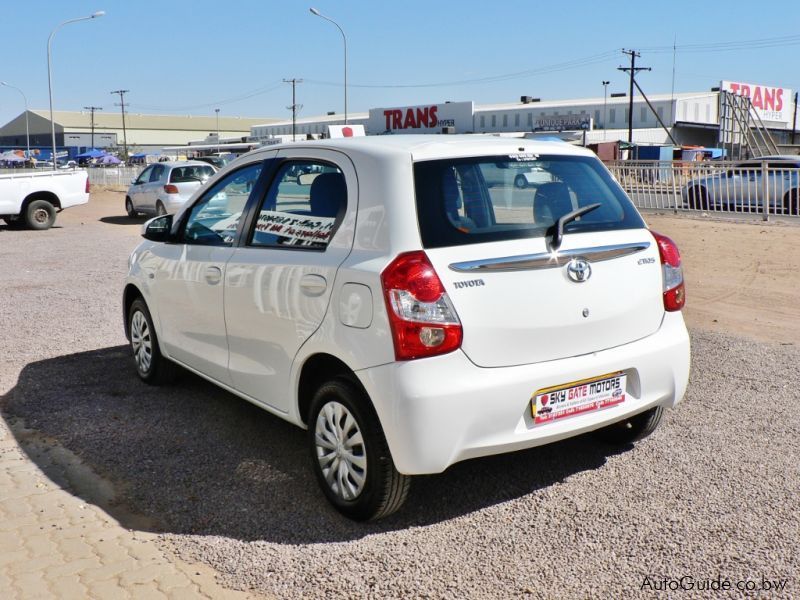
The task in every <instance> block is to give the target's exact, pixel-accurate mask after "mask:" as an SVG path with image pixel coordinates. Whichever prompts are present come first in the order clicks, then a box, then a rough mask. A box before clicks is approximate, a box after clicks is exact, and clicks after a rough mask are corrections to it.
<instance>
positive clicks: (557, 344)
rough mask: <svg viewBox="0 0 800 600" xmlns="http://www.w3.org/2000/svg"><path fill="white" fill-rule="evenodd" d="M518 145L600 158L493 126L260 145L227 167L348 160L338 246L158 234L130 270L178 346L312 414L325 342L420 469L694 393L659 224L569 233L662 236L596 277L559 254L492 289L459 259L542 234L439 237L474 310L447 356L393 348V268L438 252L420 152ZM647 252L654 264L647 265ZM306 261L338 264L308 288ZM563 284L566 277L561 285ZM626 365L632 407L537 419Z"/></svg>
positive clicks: (535, 242) (254, 398) (439, 267)
mask: <svg viewBox="0 0 800 600" xmlns="http://www.w3.org/2000/svg"><path fill="white" fill-rule="evenodd" d="M408 137H411V138H413V139H411V140H409V139H407V138H408ZM520 148H524V151H525V152H530V153H541V154H560V155H574V156H593V155H592V154H591V153H590V152H589V151H586V150H584V149H580V148H575V147H572V146H568V145H565V144H562V143H547V142H535V141H531V140H516V139H515V140H502V139H498V138H494V137H488V136H487V137H483V136H469V137H467V136H463V137H462V136H386V137H382V138H370V137H365V138H351V139H344V140H325V141H323V142H300V143H295V144H291V145H287V146H279V147H277V148H276V147H271V148H270V150H269V151H264V150H260V151H254V152H253V153H250V154H249V155H246V156H247V158H243V159H239V160H238V161H236V162H234V163H233V164H231V165H228V166H227V167H226V168H225V169H224V170H223V171H221V172H220V173H218V174H217V175H216V176H215V180H216V179H219V178H221V177H224V176H225V174H226V173H228V172H230V171H231V170H232V169H234V168H238V166H240V165H242V164H243V163H242V161H243V160H245V161H252V160H256V158H259V159H266V158H270V157H274V156H275V155H276V154H275V153H276V152H277V153H278V154H277V156H278V157H279V158H280V157H284V156H287V157H288V156H294V157H303V158H312V159H313V158H318V159H322V160H326V159H327V160H333V161H334V162H336V164H337V165H339V166H340V167H341V168H342V170H343V171H344V172H345V178H346V181H347V185H348V208H347V212H346V215H345V217H344V221H343V222H342V223H341V225H340V227H339V229H338V230H337V232H336V234H335V235H334V237H333V239H332V241H331V244H330V245H329V247H328V248H327V249H326V250H325V252H302V251H298V250H289V249H279V248H278V249H276V248H246V247H233V248H216V250H217V251H218V252H211V251H210V250H211V249H209V248H202V250H204V251H205V252H200V249H197V248H195V249H194V250H196V251H193V250H192V249H191V248H183V247H182V246H179V245H175V249H172V250H170V251H169V252H161V254H162V255H163V256H162V257H161V258H160V259H159V260H162V261H163V264H161V265H158V266H155V262H157V261H155V257H156V256H157V255H159V252H160V251H156V250H155V249H154V247H155V246H169V244H154V243H152V242H147V241H146V242H144V243H143V244H142V245H141V246H140V247H139V248H138V249H137V250H136V251H135V252H134V254H133V255H132V259H131V269H130V273H129V276H128V279H127V283H128V284H131V285H133V286H136V287H137V288H138V289H139V291H140V292H141V293H142V295H143V296H144V298H145V300H146V302H147V303H148V305H149V307H150V310H151V313H152V315H153V321H154V324H155V327H156V329H157V332H158V335H159V337H160V339H162V340H163V343H164V351H165V355H166V356H168V357H169V358H172V359H174V360H176V361H178V362H180V363H182V364H184V365H188V366H189V367H190V368H191V369H192V370H194V371H195V372H198V373H200V374H201V375H202V376H204V377H206V378H207V379H210V380H212V381H215V382H216V383H219V384H220V385H221V386H222V387H224V388H225V389H228V390H230V391H233V392H234V393H236V394H238V395H239V396H241V397H243V398H246V399H247V400H249V401H251V402H254V403H256V404H258V405H260V406H262V407H264V408H266V409H267V410H269V411H270V412H273V413H275V414H278V415H280V416H281V417H282V418H285V419H287V420H289V421H291V422H293V423H295V424H297V425H299V426H301V427H305V424H304V419H305V417H306V415H304V414H300V409H299V407H300V398H299V397H298V393H299V385H300V378H301V374H302V370H303V367H304V365H305V364H306V363H307V361H308V360H309V359H311V358H313V357H315V356H317V355H320V354H323V355H330V356H333V357H336V358H337V359H339V360H340V361H341V362H342V363H344V364H345V365H346V366H347V367H348V368H349V369H350V370H351V371H352V372H353V374H354V375H355V376H356V377H357V378H358V380H359V381H360V382H361V383H362V385H363V386H364V388H365V389H366V391H367V393H368V394H369V397H370V399H371V401H372V403H373V405H374V407H375V409H376V412H377V414H378V416H379V418H380V421H381V425H382V427H383V429H384V433H385V435H386V438H387V441H388V443H389V448H390V450H391V453H392V457H393V459H394V461H395V464H396V465H397V468H398V470H399V471H400V472H402V473H406V474H420V473H436V472H440V471H442V470H444V469H445V468H447V467H448V466H449V465H451V464H453V463H454V462H457V461H459V460H464V459H467V458H471V457H475V456H483V455H488V454H494V453H498V452H505V451H511V450H516V449H520V448H528V447H532V446H536V445H539V444H545V443H549V442H552V441H556V440H558V439H563V438H565V437H569V436H571V435H576V434H578V433H581V432H584V431H589V430H591V429H597V428H599V427H602V426H604V425H607V424H610V423H613V422H614V421H618V420H621V419H623V418H625V417H626V416H629V415H631V414H635V413H638V412H642V411H643V410H646V409H648V408H650V407H653V406H656V405H661V406H665V407H668V406H674V405H675V404H677V403H678V402H679V401H680V400H681V398H682V397H683V394H684V392H685V389H686V383H687V379H688V371H689V339H688V334H687V332H686V328H685V325H684V323H683V318H682V315H681V314H680V313H665V311H664V307H663V304H662V302H663V301H662V298H661V291H662V289H661V285H662V281H661V277H662V275H661V265H660V261H659V253H658V250H657V248H656V245H655V243H654V240H653V238H652V236H651V234H650V233H649V232H648V231H647V230H646V229H636V230H622V231H612V232H602V233H592V234H589V233H583V234H572V235H570V234H568V235H566V236H565V237H564V243H563V247H562V249H563V250H564V251H567V250H569V249H573V248H584V247H593V246H597V245H608V244H613V243H624V242H649V243H650V246H649V247H648V248H647V249H645V250H642V251H641V252H638V253H636V254H632V255H629V256H625V257H622V258H616V259H613V260H608V261H605V262H598V263H593V264H592V268H593V270H594V272H595V278H594V279H593V280H591V279H590V280H589V281H588V282H585V283H573V282H568V281H566V279H565V274H564V267H561V268H555V269H549V270H546V271H536V272H535V273H534V272H530V271H518V272H513V273H492V274H491V275H489V276H487V275H486V274H481V275H479V276H477V277H480V278H482V279H484V282H485V285H484V286H482V287H480V288H476V287H466V288H462V287H459V288H457V287H456V286H455V282H457V281H460V280H462V279H470V278H472V276H471V275H465V274H464V273H457V272H455V271H452V270H451V269H450V268H449V266H450V265H451V264H452V263H454V262H461V261H470V260H474V259H486V258H496V257H505V256H515V255H521V254H532V253H537V252H543V251H544V250H545V245H544V240H542V239H530V240H528V239H526V240H515V241H505V242H496V243H493V244H474V245H465V246H458V247H446V248H434V249H425V252H426V253H427V255H428V256H429V258H430V260H431V262H432V263H433V265H434V267H435V270H436V272H437V274H438V275H439V277H440V279H441V280H442V283H443V285H444V286H445V288H446V291H447V292H448V294H449V295H450V297H451V299H452V301H453V304H454V306H455V308H456V311H457V312H458V314H459V316H460V318H461V321H462V324H463V330H464V341H463V344H462V347H461V348H460V349H459V350H456V351H454V352H451V353H449V354H445V355H442V356H437V357H432V358H423V359H418V360H411V361H400V362H398V361H396V360H395V354H394V347H393V339H392V332H391V328H390V325H389V318H388V315H387V307H386V303H385V299H384V296H383V290H382V287H381V279H380V277H381V272H382V271H383V270H384V269H385V267H386V266H387V265H388V264H389V263H390V262H391V261H392V260H393V259H394V258H395V257H396V256H397V255H398V254H400V253H403V252H409V251H415V250H423V246H422V241H421V238H420V229H419V223H418V219H417V214H416V206H415V191H414V178H413V163H414V161H415V160H426V159H437V158H445V157H447V158H453V157H471V156H483V155H500V154H504V153H507V154H514V153H517V152H521V151H522V150H521V149H520ZM332 157H335V158H332ZM197 197H198V194H195V197H194V198H193V200H192V201H194V200H196V199H197ZM187 209H188V205H187V206H186V207H184V208H183V209H182V210H181V211H180V212H179V214H178V216H177V217H176V218H180V216H181V215H182V214H183V212H185V211H186V210H187ZM167 254H168V256H167ZM262 257H264V258H263V259H262ZM179 259H180V260H181V261H183V262H184V263H186V264H181V265H179V264H178V262H176V261H178V260H179ZM641 259H646V261H645V262H643V263H642V264H639V263H638V261H639V260H641ZM153 261H155V262H153ZM209 266H217V267H218V268H219V269H220V270H221V272H222V277H223V280H224V285H216V286H211V287H214V289H213V290H209V289H207V288H208V287H209V285H208V283H207V282H205V281H204V274H205V272H206V269H207V268H208V267H209ZM151 273H152V275H153V277H152V278H151V276H150V274H151ZM631 274H635V276H632V275H631ZM308 275H314V276H321V277H323V278H324V280H325V284H326V285H325V290H324V293H323V294H321V295H320V296H317V297H315V298H310V297H309V296H307V295H305V294H303V293H302V292H300V291H299V284H300V282H301V280H302V279H303V277H306V276H308ZM162 286H163V288H162ZM204 286H205V287H204ZM570 286H571V287H570ZM581 286H583V287H581ZM547 290H554V291H552V292H551V294H552V296H547ZM476 291H478V292H491V296H487V295H486V294H484V295H483V296H480V295H478V294H476V293H474V292H476ZM531 297H534V298H536V300H537V301H538V300H543V302H544V303H543V304H541V305H540V312H541V311H542V309H541V307H542V306H544V309H543V312H548V311H550V312H551V316H550V318H547V317H543V316H541V314H537V311H532V310H530V299H531ZM223 306H224V308H223ZM585 308H588V309H589V315H590V316H589V318H587V317H584V316H583V309H585ZM552 315H555V316H552ZM588 321H591V323H592V325H590V326H588V327H587V326H586V323H587V322H588ZM478 365H481V366H478ZM619 370H623V371H625V372H626V373H627V374H628V379H627V387H628V389H627V392H628V395H629V398H628V399H627V400H626V401H625V402H624V403H623V404H621V405H618V406H614V407H612V408H608V409H604V410H600V411H596V412H592V413H588V414H583V415H580V416H576V417H570V418H566V419H563V420H561V421H557V422H553V423H548V424H546V425H537V426H533V425H532V424H531V422H530V421H531V418H530V414H531V413H530V399H531V395H532V394H533V392H534V391H536V390H537V389H542V388H545V387H548V386H553V385H559V384H564V383H567V382H572V381H577V380H580V379H583V378H587V377H596V376H598V375H603V374H606V373H611V372H615V371H619Z"/></svg>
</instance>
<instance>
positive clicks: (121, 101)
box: [111, 90, 130, 160]
mask: <svg viewBox="0 0 800 600" xmlns="http://www.w3.org/2000/svg"><path fill="white" fill-rule="evenodd" d="M129 91H130V90H114V91H113V92H111V93H112V94H119V104H115V105H114V106H119V107H121V108H122V143H123V144H124V145H125V146H124V148H125V151H124V155H125V160H128V134H127V132H126V131H125V94H127V93H128V92H129Z"/></svg>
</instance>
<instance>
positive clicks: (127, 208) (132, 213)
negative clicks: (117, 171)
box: [125, 196, 139, 219]
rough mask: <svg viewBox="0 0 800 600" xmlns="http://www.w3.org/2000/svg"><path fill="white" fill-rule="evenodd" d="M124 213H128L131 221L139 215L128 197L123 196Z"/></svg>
mask: <svg viewBox="0 0 800 600" xmlns="http://www.w3.org/2000/svg"><path fill="white" fill-rule="evenodd" d="M125 212H126V213H128V216H129V217H130V218H131V219H133V218H134V217H137V216H138V215H139V213H138V212H137V211H136V209H135V208H133V200H131V198H130V196H125Z"/></svg>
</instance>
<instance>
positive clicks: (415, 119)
mask: <svg viewBox="0 0 800 600" xmlns="http://www.w3.org/2000/svg"><path fill="white" fill-rule="evenodd" d="M438 110H439V107H438V106H426V107H425V108H409V109H406V110H405V111H402V110H400V109H391V110H385V111H383V116H384V117H385V118H386V129H420V128H422V127H436V124H437V123H438V122H439V120H438V118H437V116H436V112H437V111H438Z"/></svg>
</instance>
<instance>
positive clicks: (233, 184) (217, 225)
mask: <svg viewBox="0 0 800 600" xmlns="http://www.w3.org/2000/svg"><path fill="white" fill-rule="evenodd" d="M262 168H263V163H260V162H259V163H254V164H251V165H248V166H246V167H242V168H241V169H239V170H238V171H234V172H233V173H229V174H228V175H227V176H226V177H225V178H223V179H220V180H219V181H218V182H216V183H215V184H214V185H213V186H212V187H211V188H210V189H209V190H208V191H207V192H206V193H205V194H204V195H203V197H202V198H200V200H199V201H198V202H197V203H196V204H195V205H194V206H193V207H192V209H191V211H190V212H189V216H188V217H187V218H186V222H185V223H184V226H183V235H182V238H183V242H184V243H187V244H203V245H207V246H231V245H232V244H233V240H234V238H235V237H236V230H237V228H238V226H239V219H240V218H241V216H242V212H243V211H244V207H245V205H246V204H247V199H248V198H249V197H250V193H251V192H252V191H253V187H254V186H255V184H256V181H257V180H258V177H259V175H261V169H262Z"/></svg>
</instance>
